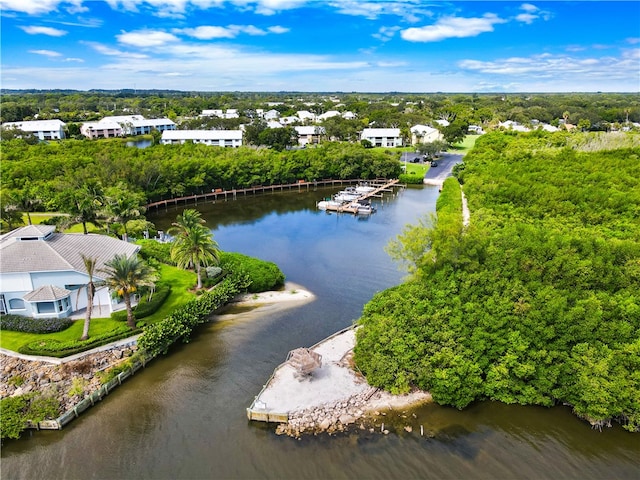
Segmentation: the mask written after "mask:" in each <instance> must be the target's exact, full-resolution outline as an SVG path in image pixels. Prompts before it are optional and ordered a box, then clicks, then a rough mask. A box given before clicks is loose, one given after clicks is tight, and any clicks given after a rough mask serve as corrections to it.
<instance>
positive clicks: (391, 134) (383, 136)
mask: <svg viewBox="0 0 640 480" xmlns="http://www.w3.org/2000/svg"><path fill="white" fill-rule="evenodd" d="M360 140H368V141H369V142H371V145H373V146H374V147H401V146H402V136H401V135H400V129H399V128H365V129H364V130H362V133H361V134H360Z"/></svg>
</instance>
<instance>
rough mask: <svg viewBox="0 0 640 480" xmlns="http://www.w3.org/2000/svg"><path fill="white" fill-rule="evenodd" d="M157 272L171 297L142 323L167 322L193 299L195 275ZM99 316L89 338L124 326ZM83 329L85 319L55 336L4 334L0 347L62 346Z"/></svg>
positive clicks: (173, 270)
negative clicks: (45, 342) (56, 343)
mask: <svg viewBox="0 0 640 480" xmlns="http://www.w3.org/2000/svg"><path fill="white" fill-rule="evenodd" d="M159 270H160V271H159V273H160V280H159V283H160V282H162V283H165V284H169V285H171V294H170V295H169V297H168V298H167V299H166V300H165V302H164V303H163V304H162V306H161V307H160V308H159V309H158V311H157V312H156V313H154V314H153V315H150V316H149V317H145V318H144V319H143V320H142V321H144V322H145V323H154V322H158V321H160V320H162V319H164V318H166V317H167V316H169V314H170V313H171V312H172V311H174V310H175V309H176V308H177V307H178V306H180V305H183V304H185V303H186V302H188V301H189V300H191V299H192V298H194V297H195V294H194V293H193V291H192V290H193V287H195V284H196V275H195V273H194V272H191V271H186V270H181V269H179V268H176V267H172V266H170V265H164V264H163V265H161V266H160V268H159ZM99 316H100V312H99V310H98V311H95V312H94V317H93V318H92V319H91V328H90V330H89V337H90V338H91V337H95V336H98V335H102V334H105V333H108V332H110V331H112V330H114V329H115V328H116V327H120V326H122V325H123V322H120V321H116V320H112V319H111V318H98V317H99ZM83 325H84V319H80V320H77V321H76V322H74V324H73V325H72V326H71V327H69V328H68V329H66V330H63V331H62V332H56V333H23V332H12V331H4V330H3V331H2V332H1V333H0V347H2V348H6V349H8V350H13V351H18V349H19V348H20V347H21V346H22V345H25V344H27V343H31V342H34V341H36V340H44V339H47V340H52V339H53V340H59V341H61V342H66V341H73V340H79V339H80V337H81V336H82V327H83Z"/></svg>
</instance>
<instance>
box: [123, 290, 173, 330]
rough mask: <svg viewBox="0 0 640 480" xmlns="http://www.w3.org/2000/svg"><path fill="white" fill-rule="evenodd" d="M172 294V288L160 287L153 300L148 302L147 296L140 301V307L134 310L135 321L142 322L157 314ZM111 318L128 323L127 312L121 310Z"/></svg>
mask: <svg viewBox="0 0 640 480" xmlns="http://www.w3.org/2000/svg"><path fill="white" fill-rule="evenodd" d="M170 293H171V287H170V286H169V285H162V284H160V285H158V287H157V288H156V291H155V292H154V294H153V296H152V297H151V300H147V299H146V296H145V297H144V298H142V299H140V302H139V303H138V305H137V306H136V307H135V308H134V309H133V316H134V317H135V319H136V320H141V319H143V318H145V317H148V316H150V315H153V314H154V313H156V312H157V311H158V309H159V308H160V307H161V306H162V304H163V303H164V302H165V300H166V299H167V298H168V297H169V294H170ZM111 318H112V319H113V320H117V321H120V322H126V321H127V311H126V310H119V311H117V312H113V313H112V314H111Z"/></svg>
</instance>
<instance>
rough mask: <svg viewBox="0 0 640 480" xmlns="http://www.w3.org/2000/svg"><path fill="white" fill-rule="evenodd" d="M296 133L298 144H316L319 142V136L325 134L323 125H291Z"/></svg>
mask: <svg viewBox="0 0 640 480" xmlns="http://www.w3.org/2000/svg"><path fill="white" fill-rule="evenodd" d="M293 128H294V129H295V130H296V133H297V134H298V145H300V146H303V147H304V146H306V145H309V144H311V145H316V144H318V143H320V138H321V137H322V136H323V135H325V133H326V132H325V129H324V127H318V126H298V127H293Z"/></svg>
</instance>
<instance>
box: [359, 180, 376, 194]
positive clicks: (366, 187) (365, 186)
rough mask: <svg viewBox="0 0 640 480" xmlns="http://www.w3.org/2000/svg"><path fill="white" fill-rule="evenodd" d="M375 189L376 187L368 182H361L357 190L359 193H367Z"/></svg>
mask: <svg viewBox="0 0 640 480" xmlns="http://www.w3.org/2000/svg"><path fill="white" fill-rule="evenodd" d="M375 189H376V188H375V187H372V186H370V185H369V184H367V183H361V184H360V185H358V186H356V189H355V190H356V192H357V193H359V194H367V193H371V192H373V191H374V190H375Z"/></svg>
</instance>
